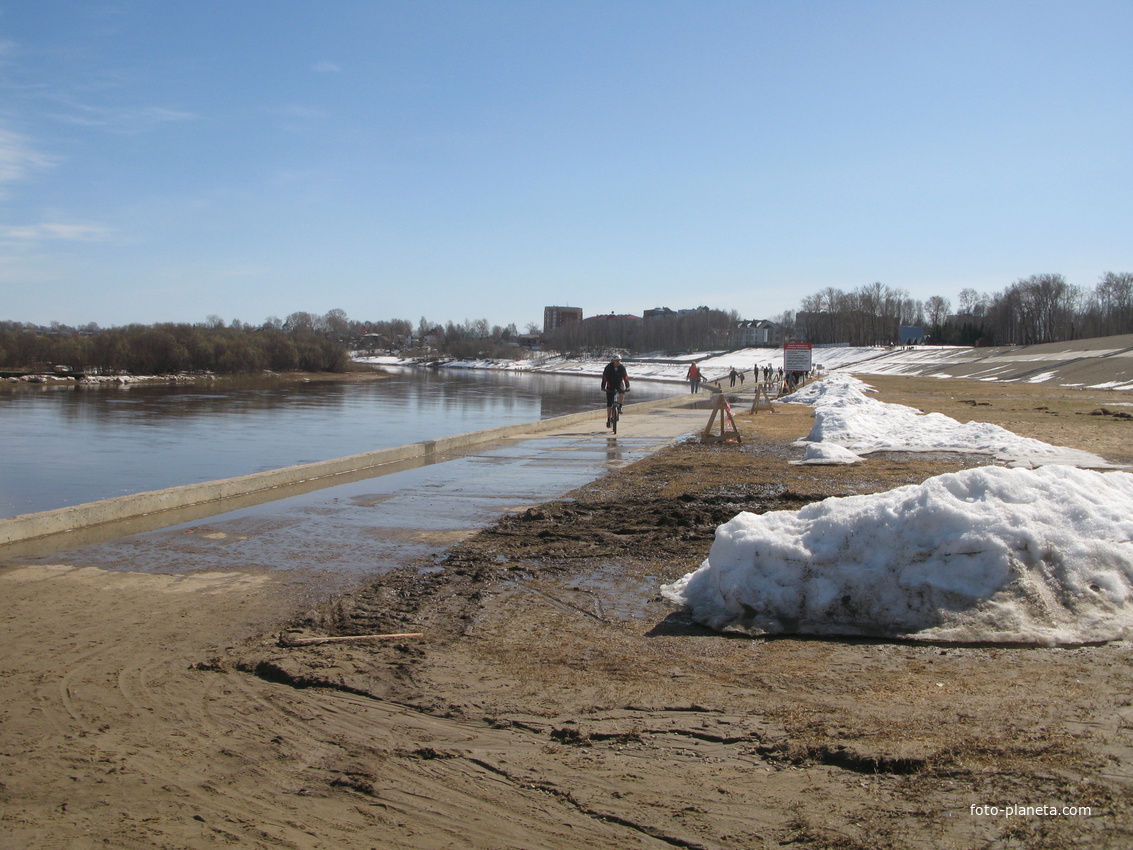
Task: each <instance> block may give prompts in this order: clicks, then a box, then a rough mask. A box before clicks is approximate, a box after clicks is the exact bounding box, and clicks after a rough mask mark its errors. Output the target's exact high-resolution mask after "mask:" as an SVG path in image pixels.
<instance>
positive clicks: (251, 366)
mask: <svg viewBox="0 0 1133 850" xmlns="http://www.w3.org/2000/svg"><path fill="white" fill-rule="evenodd" d="M349 362H350V358H349V353H348V351H347V347H346V346H345V345H344V344H343V343H342V342H341V341H339V340H337V339H336V338H334V337H333V336H331V335H328V334H326V333H323V332H317V331H285V330H283V329H282V328H275V327H270V326H262V327H255V326H250V325H249V326H246V325H242V324H240V323H233V326H229V327H224V326H222V325H219V326H218V325H216V324H215V323H213V324H206V325H190V324H172V323H165V324H156V325H127V326H125V327H120V328H108V329H101V328H97V327H91V326H86V327H85V328H84V329H82V330H78V329H73V328H65V327H62V326H59V325H56V326H54V327H51V328H38V327H35V326H28V325H21V324H18V323H15V322H0V369H4V370H11V371H17V370H40V369H44V368H51V367H55V366H67V367H69V368H71V369H76V370H80V371H84V372H92V373H100V374H106V375H114V374H122V373H126V374H134V375H170V374H176V373H181V372H213V373H217V374H238V373H255V372H262V371H264V370H265V369H270V370H273V371H280V372H285V371H304V372H341V371H344V370H345V369H346V368H347V366H348V365H349Z"/></svg>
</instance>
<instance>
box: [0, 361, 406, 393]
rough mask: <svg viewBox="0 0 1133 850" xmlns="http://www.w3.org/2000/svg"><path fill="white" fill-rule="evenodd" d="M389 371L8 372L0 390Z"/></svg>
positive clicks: (342, 377)
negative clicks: (167, 373) (114, 373)
mask: <svg viewBox="0 0 1133 850" xmlns="http://www.w3.org/2000/svg"><path fill="white" fill-rule="evenodd" d="M389 377H390V375H389V372H387V371H385V370H384V369H382V368H381V367H380V366H375V365H370V364H367V363H356V364H353V368H351V369H350V370H349V371H346V372H271V371H264V372H260V373H257V374H254V375H252V374H239V375H217V374H213V373H211V372H210V373H208V374H201V375H198V374H188V373H177V374H174V375H89V374H86V373H84V372H69V371H67V372H7V373H3V374H0V388H3V387H20V386H43V385H71V386H75V387H114V386H127V385H133V384H141V385H147V384H215V383H218V382H219V383H222V384H223V383H225V382H229V383H232V382H235V383H244V382H247V381H264V380H267V381H279V382H282V383H287V382H297V383H305V384H309V383H312V382H328V381H336V382H343V383H357V382H361V381H375V380H382V379H384V378H389Z"/></svg>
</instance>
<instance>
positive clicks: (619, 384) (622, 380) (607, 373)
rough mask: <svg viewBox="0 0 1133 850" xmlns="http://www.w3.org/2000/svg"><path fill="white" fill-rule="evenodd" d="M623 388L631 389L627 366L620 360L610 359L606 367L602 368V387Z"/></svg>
mask: <svg viewBox="0 0 1133 850" xmlns="http://www.w3.org/2000/svg"><path fill="white" fill-rule="evenodd" d="M623 388H624V389H627V390H628V389H629V375H627V374H626V367H625V366H624V365H622V364H621V363H620V362H618V363H615V362H613V361H610V362H609V363H607V364H606V368H605V369H603V370H602V389H604V390H621V389H623Z"/></svg>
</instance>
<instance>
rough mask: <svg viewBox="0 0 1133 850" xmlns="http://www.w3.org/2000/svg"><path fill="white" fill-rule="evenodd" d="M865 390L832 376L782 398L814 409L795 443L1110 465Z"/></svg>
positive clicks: (860, 450) (864, 450) (863, 386)
mask: <svg viewBox="0 0 1133 850" xmlns="http://www.w3.org/2000/svg"><path fill="white" fill-rule="evenodd" d="M869 389H870V388H869V386H868V385H867V384H865V383H864V382H862V381H861V380H859V379H857V378H854V377H851V376H849V375H832V376H830V377H829V378H827V379H826V380H824V381H818V382H816V383H814V384H810V385H809V386H807V387H805V388H804V389H803V390H800V391H799V392H796V393H794V394H792V395H789V396H784V397H783V399H781V400H782V401H784V402H791V403H800V404H811V405H813V406H814V426H813V427H812V428H811V430H810V433H809V434H808V435H807V436H806V437H804V438H803V439H801V440H799V441H798V442H797V443H796V444H795V445H797V446H804V447H807V448H812V447H814V446H815V445H816V444H821V445H823V446H826V447H830V446H834V445H836V446H840V447H842V448H843V449H845V450H848V451H849V452H852V453H854V454H858V455H862V454H868V453H870V452H879V451H905V452H917V451H952V452H966V453H973V454H987V455H992V456H994V457H995V458H996V459H997V460H1000V461H1003V462H1005V463H1008V464H1009V465H1012V466H1040V465H1045V464H1050V463H1062V464H1069V465H1071V466H1081V467H1090V468H1106V467H1111V466H1112V464H1109V463H1107V462H1106V461H1105V460H1104V459H1103V458H1100V457H1098V456H1097V455H1094V454H1090V453H1089V452H1083V451H1079V450H1078V449H1069V448H1065V447H1062V446H1052V445H1051V444H1050V443H1044V442H1043V441H1042V440H1034V439H1031V438H1030V437H1020V436H1019V435H1018V434H1014V433H1012V432H1011V431H1008V430H1007V429H1006V428H1001V427H1000V426H998V425H992V424H990V423H987V422H963V423H962V422H957V421H956V420H955V419H952V418H951V417H949V416H945V415H944V414H942V413H922V412H921V411H919V410H917V409H916V408H914V407H908V406H906V405H903V404H889V403H886V402H882V401H878V400H877V399H873V398H870V397H869V396H868V395H866V392H867V391H868V390H869ZM827 451H828V452H829V451H830V449H829V448H827ZM838 462H842V463H844V462H845V461H844V460H840V461H838Z"/></svg>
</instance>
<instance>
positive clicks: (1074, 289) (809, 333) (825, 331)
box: [786, 272, 1133, 345]
mask: <svg viewBox="0 0 1133 850" xmlns="http://www.w3.org/2000/svg"><path fill="white" fill-rule="evenodd" d="M790 318H791V317H790V316H787V317H786V319H787V321H788V324H790ZM902 325H913V326H920V327H923V328H924V329H925V331H926V332H927V336H928V339H929V341H931V342H936V343H939V344H953V345H978V344H984V345H1016V344H1018V345H1031V344H1035V343H1042V342H1057V341H1062V340H1069V339H1083V338H1087V337H1097V336H1112V335H1115V334H1133V274H1131V273H1129V272H1106V273H1105V274H1104V275H1102V277H1101V280H1100V281H1099V282H1098V283H1097V285H1096V286H1094V287H1093V288H1092V289H1091V288H1086V287H1080V286H1075V285H1073V284H1071V283H1069V282H1068V281H1067V280H1066V278H1065V277H1064V276H1062V275H1060V274H1037V275H1031V276H1030V277H1028V278H1024V279H1020V280H1017V281H1015V282H1014V283H1012V284H1011V285H1010V286H1008V287H1007V288H1006V289H1004V290H1003V291H1002V292H997V293H994V294H991V295H987V294H981V293H979V292H977V291H976V290H974V289H963V290H961V292H960V296H959V299H958V303H957V307H956V311H955V312H953V309H952V303H951V302H950V301H949V299H947V298H944V297H942V296H939V295H934V296H933V297H931V298H929V299H927V300H926V301H923V302H922V301H918V300H914V299H912V298H910V297H909V294H908V292H906V291H905V290H902V289H892V288H890V287H888V286H885V285H883V284H881V283H873V284H870V285H869V286H863V287H860V288H858V289H856V290H854V291H852V292H843V291H842V290H839V289H836V288H833V287H827V288H826V289H824V290H822V291H821V292H818V293H815V294H813V295H808V296H807V297H805V298H803V300H802V302H801V304H800V307H799V311H798V312H797V313H796V314H795V315H794V317H793V327H792V328H789V330H790V331H793V333H794V334H795V335H796V336H798V337H800V338H802V339H806V340H808V341H810V342H813V343H840V342H843V343H849V344H850V345H890V344H893V343H895V342H897V341H898V328H899V327H900V326H902Z"/></svg>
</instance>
